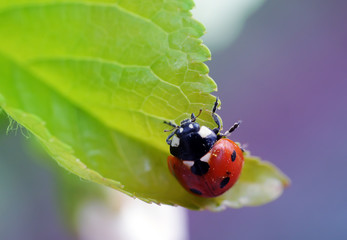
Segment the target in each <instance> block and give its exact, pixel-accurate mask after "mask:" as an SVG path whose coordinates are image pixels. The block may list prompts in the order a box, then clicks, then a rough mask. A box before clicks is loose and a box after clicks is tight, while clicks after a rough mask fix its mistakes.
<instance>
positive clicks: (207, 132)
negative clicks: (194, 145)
mask: <svg viewBox="0 0 347 240" xmlns="http://www.w3.org/2000/svg"><path fill="white" fill-rule="evenodd" d="M198 134H199V135H200V136H201V137H202V138H206V137H207V136H208V135H210V134H213V132H212V130H211V129H209V128H208V127H205V126H202V127H201V128H200V130H199V132H198Z"/></svg>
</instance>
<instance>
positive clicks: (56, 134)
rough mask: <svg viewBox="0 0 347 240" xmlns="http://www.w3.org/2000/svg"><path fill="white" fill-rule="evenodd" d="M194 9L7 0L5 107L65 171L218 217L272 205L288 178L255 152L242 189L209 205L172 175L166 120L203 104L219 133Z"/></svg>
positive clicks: (0, 67) (2, 63)
mask: <svg viewBox="0 0 347 240" xmlns="http://www.w3.org/2000/svg"><path fill="white" fill-rule="evenodd" d="M192 6H193V3H192V1H189V0H179V1H173V0H172V1H169V0H168V1H165V2H163V1H159V0H151V1H137V0H131V1H129V0H124V1H121V0H118V1H107V0H103V1H91V0H89V1H87V0H75V1H57V0H55V1H54V0H40V1H29V0H21V1H20V0H16V1H2V2H0V36H1V38H0V106H1V107H2V108H3V110H4V111H5V112H6V113H7V114H8V115H9V116H11V117H12V118H13V119H14V120H16V121H17V122H18V123H19V124H21V125H23V126H24V127H25V128H27V129H28V130H29V131H30V132H31V133H32V134H33V135H34V136H36V137H37V139H38V140H39V141H40V142H41V143H42V145H43V146H44V148H45V149H46V150H47V152H48V153H49V154H50V155H51V156H52V157H53V158H54V159H55V160H56V161H57V162H58V164H59V165H61V166H62V167H64V168H65V169H67V170H68V171H70V172H72V173H74V174H76V175H78V176H80V177H82V178H84V179H87V180H90V181H94V182H97V183H100V184H103V185H106V186H110V187H112V188H115V189H117V190H120V191H122V192H124V193H126V194H128V195H130V196H135V197H138V198H140V199H142V200H144V201H147V202H155V203H164V204H172V205H181V206H184V207H187V208H191V209H211V210H218V209H221V208H223V207H224V206H230V207H241V206H249V205H259V204H263V203H266V202H268V201H271V200H273V199H275V198H277V197H278V196H279V195H280V194H281V193H282V190H283V187H284V186H285V185H287V183H288V179H287V178H286V177H285V176H284V175H283V174H282V173H281V172H280V171H279V170H277V169H276V168H275V167H274V166H272V165H270V164H268V163H264V162H261V161H260V160H259V159H257V158H254V157H251V156H250V155H248V157H246V162H245V167H244V171H243V173H242V175H241V178H240V180H239V182H238V183H237V184H236V185H235V186H234V187H233V188H232V189H231V190H230V191H228V192H227V193H226V194H224V195H222V196H220V197H217V198H213V199H203V198H200V197H196V196H193V195H191V194H189V193H187V192H186V191H185V190H184V189H183V188H182V187H181V186H179V184H178V183H177V182H176V180H175V179H174V177H173V176H171V175H170V173H169V171H168V169H167V164H166V158H167V156H168V154H169V151H168V146H167V145H166V143H165V138H166V136H167V133H164V132H163V131H164V129H166V128H167V127H168V126H165V125H164V124H163V120H172V121H176V122H177V123H178V122H179V121H180V120H182V119H183V118H186V117H189V113H192V112H194V113H197V112H198V111H199V109H204V111H203V114H202V115H201V117H199V121H200V123H201V124H204V125H207V126H209V127H213V120H212V118H211V116H210V114H211V112H210V109H211V107H212V105H213V102H214V100H215V98H214V97H213V96H212V95H210V93H211V92H213V91H216V90H217V89H216V84H215V83H214V81H213V80H212V79H211V78H210V77H209V76H208V68H207V67H206V65H204V63H203V62H204V61H206V60H208V59H209V58H210V52H209V50H208V49H207V48H206V47H205V46H204V45H202V43H201V40H199V37H201V36H202V34H203V32H204V27H203V26H202V25H201V24H200V23H198V22H196V21H195V20H193V19H192V18H191V15H190V13H189V10H190V9H191V8H192ZM206 109H207V110H206Z"/></svg>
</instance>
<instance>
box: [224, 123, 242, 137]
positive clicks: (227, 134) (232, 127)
mask: <svg viewBox="0 0 347 240" xmlns="http://www.w3.org/2000/svg"><path fill="white" fill-rule="evenodd" d="M240 124H241V120H239V121H237V122H236V123H234V125H232V126H231V128H230V129H229V130H228V131H226V132H225V133H224V134H223V136H226V137H227V136H229V135H230V133H232V132H233V131H234V130H235V129H236V128H238V127H239V126H240Z"/></svg>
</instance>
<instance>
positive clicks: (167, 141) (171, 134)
mask: <svg viewBox="0 0 347 240" xmlns="http://www.w3.org/2000/svg"><path fill="white" fill-rule="evenodd" d="M176 131H177V130H176ZM176 131H173V132H172V133H170V135H169V136H168V137H167V138H166V143H167V144H168V145H171V142H172V140H171V139H170V138H172V136H173V135H175V133H176Z"/></svg>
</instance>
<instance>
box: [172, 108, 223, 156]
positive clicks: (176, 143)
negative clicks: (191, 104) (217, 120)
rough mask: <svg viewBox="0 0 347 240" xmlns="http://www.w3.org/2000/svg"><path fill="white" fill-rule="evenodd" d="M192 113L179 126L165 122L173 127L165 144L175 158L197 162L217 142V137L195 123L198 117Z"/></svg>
mask: <svg viewBox="0 0 347 240" xmlns="http://www.w3.org/2000/svg"><path fill="white" fill-rule="evenodd" d="M200 113H201V110H200V112H199V114H198V115H197V116H195V115H194V114H193V113H192V115H191V117H190V118H188V119H184V120H183V121H182V122H181V123H180V125H179V126H177V125H176V124H173V123H170V122H165V123H166V124H168V125H170V126H172V127H174V128H173V129H172V130H170V131H172V132H171V134H170V135H169V136H168V137H167V139H166V142H167V144H169V145H170V152H171V154H172V155H174V156H175V157H178V158H179V159H184V160H194V161H195V160H199V159H200V158H201V157H202V156H204V155H205V154H206V153H207V152H208V151H209V150H210V149H211V147H212V146H213V144H214V143H215V142H216V141H217V135H216V133H215V132H213V131H212V130H211V129H209V128H207V127H205V126H202V127H200V125H199V124H198V123H197V122H195V121H196V118H197V117H198V116H199V115H200Z"/></svg>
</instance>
